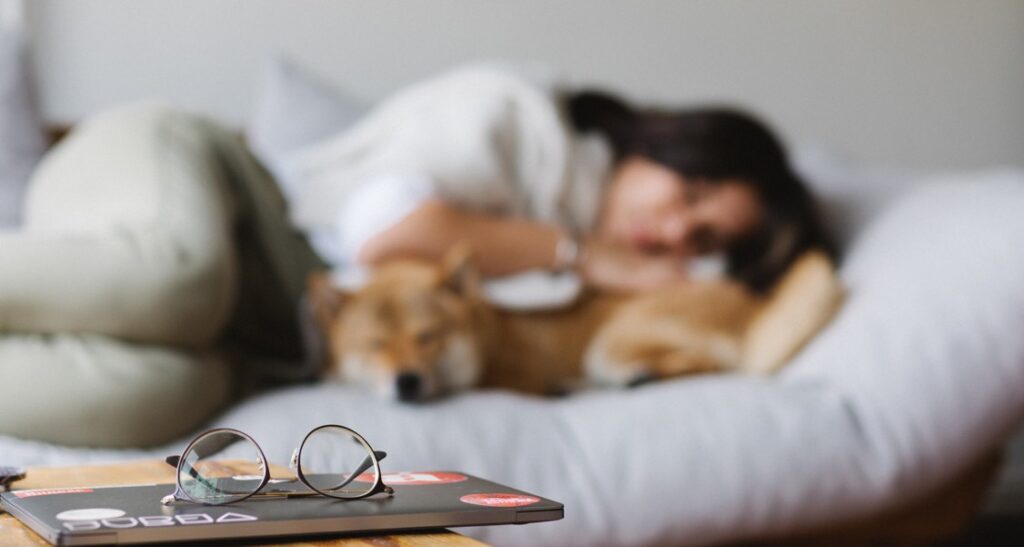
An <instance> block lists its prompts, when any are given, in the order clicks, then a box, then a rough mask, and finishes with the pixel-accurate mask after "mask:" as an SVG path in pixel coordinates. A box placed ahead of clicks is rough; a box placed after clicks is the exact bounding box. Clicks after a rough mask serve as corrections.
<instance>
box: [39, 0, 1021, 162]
mask: <svg viewBox="0 0 1024 547" xmlns="http://www.w3.org/2000/svg"><path fill="white" fill-rule="evenodd" d="M27 16H28V23H29V26H30V28H31V32H33V41H34V45H35V48H36V49H35V61H36V70H37V73H38V77H39V84H40V85H39V89H40V93H41V95H42V97H41V98H42V101H41V104H42V107H43V109H44V113H45V115H46V116H47V118H48V119H50V120H52V121H62V122H63V121H72V120H77V119H80V118H81V117H83V116H85V115H87V114H88V113H90V112H94V111H96V110H98V109H100V108H102V107H104V106H106V105H109V104H113V103H117V102H120V101H127V100H131V99H134V98H139V97H147V96H153V95H159V96H163V97H165V98H168V99H170V100H173V101H175V102H178V103H180V104H182V105H185V106H188V107H192V108H197V109H201V110H204V111H208V112H211V113H214V114H216V115H218V116H220V117H222V118H224V119H225V120H227V121H229V122H231V123H234V124H238V123H241V122H242V120H244V119H245V116H246V112H247V109H248V108H249V105H250V97H251V95H252V90H253V85H254V82H255V78H256V76H257V74H258V73H259V68H260V66H261V62H262V61H263V60H264V59H265V57H266V56H267V54H268V53H269V52H271V51H273V50H275V49H281V50H284V51H286V52H289V53H291V54H292V55H293V56H294V57H296V58H297V59H299V60H300V61H301V62H303V63H304V64H306V65H308V66H310V67H312V68H314V69H317V70H320V71H322V72H324V73H326V74H327V75H329V76H330V77H331V78H332V79H334V80H336V81H337V82H339V83H343V84H344V85H345V86H346V87H347V88H349V89H350V90H352V91H354V92H355V93H356V94H357V95H360V96H363V97H365V98H368V99H372V98H378V97H380V96H382V95H383V94H385V93H387V92H388V91H390V90H393V89H394V88H395V87H397V86H400V85H402V84H403V83H407V82H409V81H410V80H412V79H415V78H417V77H421V76H424V75H427V74H429V73H431V72H433V71H436V70H438V69H441V68H443V67H446V66H449V65H451V64H454V63H458V62H462V61H465V60H471V59H479V58H482V57H485V58H493V57H502V58H511V59H518V60H541V61H546V62H549V63H552V64H554V65H556V66H558V67H561V68H563V69H566V70H567V71H568V73H569V74H570V76H571V77H572V79H573V80H574V81H578V82H587V83H595V84H603V85H606V86H610V87H612V88H614V89H617V90H619V91H622V92H624V93H626V94H627V95H628V96H630V97H633V98H635V99H641V100H654V101H659V102H666V103H686V102H691V101H709V100H710V101H733V102H737V103H741V104H743V105H746V106H749V107H750V108H753V109H754V110H756V111H759V112H761V113H762V114H763V115H764V116H765V117H766V118H768V119H769V120H771V121H773V122H775V123H776V124H777V126H778V127H779V128H780V129H781V131H782V133H783V134H784V135H786V136H787V137H789V138H790V139H792V140H815V141H821V142H824V143H826V144H829V145H831V146H834V147H836V148H839V149H841V150H844V151H846V152H848V153H851V154H852V155H853V156H855V157H860V158H863V159H868V160H873V161H884V162H897V163H904V164H917V165H927V166H938V167H949V166H954V167H971V166H980V165H988V164H993V163H1013V164H1017V165H1024V2H1021V1H1019V0H962V1H950V0H858V1H814V0H806V1H804V0H775V1H771V2H754V1H738V0H723V1H716V2H710V1H707V2H693V1H676V0H657V1H646V2H628V1H621V2H603V1H595V0H571V1H563V2H553V1H543V0H528V1H516V2H484V1H475V0H434V1H430V2H427V1H417V2H405V1H402V2H398V1H393V2H386V1H381V0H359V1H330V0H288V1H284V0H173V1H172V0H166V1H159V0H63V1H62V0H30V1H29V3H28V10H27Z"/></svg>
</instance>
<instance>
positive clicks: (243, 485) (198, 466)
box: [178, 430, 266, 504]
mask: <svg viewBox="0 0 1024 547" xmlns="http://www.w3.org/2000/svg"><path fill="white" fill-rule="evenodd" d="M265 473H266V462H264V461H263V457H262V455H261V454H260V449H259V447H258V446H256V444H255V443H254V442H253V441H252V440H250V439H248V438H247V437H244V436H242V435H240V434H238V433H235V432H232V431H224V430H217V431H211V432H209V433H206V434H204V435H202V436H201V437H199V438H198V439H196V440H195V441H194V442H193V443H192V445H191V447H190V448H189V449H188V451H187V452H186V453H185V454H183V455H182V462H181V464H180V465H179V471H178V484H179V485H180V486H181V488H182V490H184V491H185V493H186V494H188V496H189V497H191V498H192V499H193V500H195V501H200V502H205V503H213V504H222V503H231V502H233V501H238V500H240V499H242V498H245V497H246V496H249V495H251V494H252V493H254V492H255V491H256V490H257V489H259V487H260V484H262V482H263V477H264V475H265Z"/></svg>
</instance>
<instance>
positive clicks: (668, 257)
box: [579, 239, 686, 292]
mask: <svg viewBox="0 0 1024 547" xmlns="http://www.w3.org/2000/svg"><path fill="white" fill-rule="evenodd" d="M579 270H580V275H581V276H582V277H583V280H584V281H585V282H586V283H587V284H589V285H592V286H594V287H597V288H599V289H605V290H610V291H618V292H634V291H643V290H649V289H656V288H659V287H665V286H667V285H672V284H675V283H682V282H684V281H686V259H685V257H682V256H680V255H678V254H663V255H650V254H645V253H641V252H639V251H637V250H635V249H630V248H628V247H623V246H621V245H614V244H611V243H607V242H604V241H601V240H598V239H589V240H587V241H586V242H585V243H584V244H583V253H582V256H581V260H580V265H579Z"/></svg>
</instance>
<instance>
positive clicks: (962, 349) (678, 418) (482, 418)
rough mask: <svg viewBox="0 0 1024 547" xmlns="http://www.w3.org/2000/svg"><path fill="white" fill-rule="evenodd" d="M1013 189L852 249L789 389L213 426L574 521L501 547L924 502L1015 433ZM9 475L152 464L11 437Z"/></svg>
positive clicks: (1023, 287)
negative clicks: (345, 433)
mask: <svg viewBox="0 0 1024 547" xmlns="http://www.w3.org/2000/svg"><path fill="white" fill-rule="evenodd" d="M1022 210H1024V174H1022V173H1020V172H1011V171H1005V172H988V173H974V174H963V175H950V176H947V177H944V178H942V179H941V180H932V181H930V182H929V183H928V184H926V185H924V186H922V187H921V188H918V189H916V190H914V191H912V192H910V193H909V194H908V195H907V196H906V197H904V198H902V199H900V200H899V201H898V203H897V204H895V205H894V206H893V207H891V208H889V209H888V210H887V211H886V212H885V213H883V214H882V215H880V216H879V218H877V219H876V220H874V221H873V222H872V223H871V225H870V226H869V227H868V228H867V229H866V230H862V231H861V233H860V235H859V236H858V237H857V238H856V239H855V240H854V241H853V244H852V246H851V248H850V252H849V253H848V257H847V260H846V261H845V263H844V264H843V266H842V270H841V274H842V276H843V278H844V280H845V281H846V283H847V284H848V286H849V289H850V296H849V299H848V301H847V303H846V305H845V307H844V308H843V309H842V310H841V311H840V313H839V315H838V316H837V317H836V318H835V320H834V321H833V323H832V324H831V325H830V326H828V327H827V328H826V329H825V330H824V331H823V332H822V333H821V334H820V335H819V336H818V337H817V338H816V339H815V340H814V341H813V342H812V343H811V344H810V345H809V346H808V347H807V348H806V349H805V350H804V351H803V352H802V353H801V354H800V355H799V356H798V357H797V358H796V359H795V361H794V362H793V363H792V364H791V365H790V366H789V367H788V368H787V369H785V370H784V371H783V372H782V373H781V374H780V375H779V376H776V377H773V378H746V377H739V376H708V377H701V378H693V379H681V380H675V381H669V382H662V383H658V384H653V385H649V386H644V387H641V388H637V389H633V390H629V391H623V392H593V393H586V394H580V395H577V396H574V397H570V398H567V399H562V400H542V399H534V398H528V397H523V396H519V395H514V394H508V393H501V392H491V393H483V392H477V393H469V394H464V395H460V396H457V397H453V398H451V399H449V400H445V401H441V402H438V403H435V404H431V405H416V406H410V405H400V404H395V403H391V402H386V401H381V400H377V399H374V398H372V397H369V396H367V395H365V394H362V393H359V392H358V391H357V390H354V389H352V388H349V387H345V386H334V385H318V386H309V387H297V388H291V389H286V390H282V391H278V392H276V393H270V394H267V395H264V396H262V397H259V398H256V399H253V400H250V401H249V402H247V403H245V404H242V405H241V406H239V407H237V408H235V409H234V410H232V411H231V412H229V413H228V414H226V415H224V416H222V417H221V418H219V419H218V420H216V424H217V425H224V426H231V427H237V428H239V429H242V430H244V431H246V432H249V433H250V434H252V435H253V436H254V437H255V438H256V439H257V440H258V441H259V442H260V443H261V445H262V446H263V447H264V449H265V450H266V452H267V455H268V457H269V458H270V459H271V460H272V461H275V462H279V463H280V462H284V463H286V462H287V459H288V456H289V455H290V453H291V450H292V449H293V448H294V446H296V444H297V443H298V441H299V440H300V439H301V436H302V434H303V433H304V432H305V431H307V430H308V429H310V428H311V427H312V426H314V425H319V424H322V423H342V424H346V425H349V426H352V427H354V428H356V429H357V430H358V431H360V432H361V433H363V434H364V435H365V436H366V437H367V438H368V440H369V441H370V442H371V443H372V444H373V445H374V446H375V447H376V448H378V449H382V450H386V451H387V452H388V454H389V455H388V459H387V460H385V462H384V467H385V470H386V471H396V470H416V469H460V470H464V471H466V472H470V473H474V474H479V475H481V476H484V477H488V478H491V479H494V480H497V481H500V482H505V483H508V484H510V485H513V486H516V487H519V488H523V489H526V490H532V491H535V492H537V493H540V494H542V495H545V496H549V497H551V498H554V499H557V500H559V501H562V502H564V503H565V504H566V518H565V520H563V521H559V522H555V523H545V524H531V525H527V526H505V527H492V528H484V529H475V530H472V531H471V534H472V535H474V536H476V537H479V538H481V539H484V540H486V541H489V542H494V543H496V544H502V545H571V544H578V545H595V544H601V545H608V544H630V545H644V544H646V545H656V544H669V543H671V544H705V543H711V542H725V541H739V540H743V539H751V538H763V537H765V536H770V535H772V534H779V533H788V532H793V531H796V530H801V529H806V528H808V527H813V526H817V525H822V524H825V523H830V522H835V521H839V520H844V519H850V518H856V517H860V516H866V515H870V514H873V513H875V512H878V511H881V510H883V509H885V508H887V507H891V506H893V505H894V504H897V503H900V502H905V501H909V500H912V499H913V498H916V497H919V496H922V495H925V494H927V493H928V491H929V490H930V489H932V488H935V487H937V486H939V485H940V484H941V483H942V482H944V481H946V480H949V479H950V478H952V477H953V476H954V475H955V474H957V473H958V472H959V471H962V470H963V469H964V468H965V467H966V466H968V465H970V464H971V463H972V462H974V461H975V460H976V459H977V458H979V457H980V456H981V455H982V454H983V453H984V452H986V451H987V450H989V449H991V448H992V447H994V446H996V445H997V443H1000V442H1002V441H1003V440H1005V438H1006V436H1007V435H1008V433H1009V432H1010V430H1011V429H1012V427H1013V426H1014V425H1015V424H1016V423H1018V422H1019V421H1020V420H1021V419H1022V418H1024V337H1021V336H1020V333H1021V332H1024V312H1022V310H1024V281H1022V278H1021V275H1020V273H1021V272H1022V271H1024V253H1021V252H1020V246H1019V242H1020V241H1021V240H1024V216H1022V215H1020V211H1022ZM0 446H3V454H4V457H5V458H6V459H9V460H11V461H12V462H13V463H23V464H28V463H35V464H39V463H56V462H59V461H68V460H80V461H85V460H98V459H109V458H112V457H138V456H143V455H158V454H163V453H164V451H166V450H173V449H175V448H180V444H176V445H174V446H169V447H165V448H162V449H161V450H160V451H156V452H153V453H140V452H109V451H70V450H66V449H60V448H56V447H52V446H46V445H39V444H35V443H25V442H18V441H14V440H11V439H8V440H6V441H5V442H4V443H3V444H2V445H0Z"/></svg>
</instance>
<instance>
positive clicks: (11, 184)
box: [0, 25, 46, 229]
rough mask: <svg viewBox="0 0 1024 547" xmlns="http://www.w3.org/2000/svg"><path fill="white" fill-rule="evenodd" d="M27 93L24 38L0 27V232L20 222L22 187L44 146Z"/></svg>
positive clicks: (34, 111)
mask: <svg viewBox="0 0 1024 547" xmlns="http://www.w3.org/2000/svg"><path fill="white" fill-rule="evenodd" d="M31 91H32V89H31V86H30V84H29V75H28V63H27V62H26V56H25V40H24V37H23V36H22V35H21V33H20V32H18V31H16V30H13V29H6V28H4V26H3V25H0V229H3V228H12V227H16V226H18V225H19V224H20V223H21V209H22V201H23V196H24V192H25V186H26V184H27V183H28V179H29V176H30V174H31V173H32V168H33V167H35V164H36V162H38V161H39V158H40V156H42V154H43V150H44V148H45V146H46V141H45V138H44V135H43V131H42V128H41V126H40V121H39V116H38V113H37V112H36V108H35V103H34V102H33V100H32V93H31Z"/></svg>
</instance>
